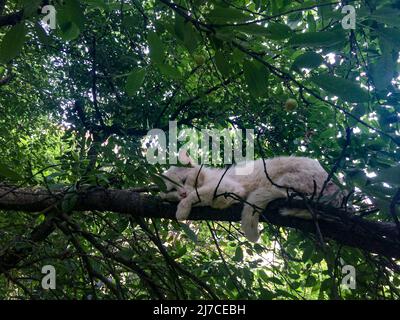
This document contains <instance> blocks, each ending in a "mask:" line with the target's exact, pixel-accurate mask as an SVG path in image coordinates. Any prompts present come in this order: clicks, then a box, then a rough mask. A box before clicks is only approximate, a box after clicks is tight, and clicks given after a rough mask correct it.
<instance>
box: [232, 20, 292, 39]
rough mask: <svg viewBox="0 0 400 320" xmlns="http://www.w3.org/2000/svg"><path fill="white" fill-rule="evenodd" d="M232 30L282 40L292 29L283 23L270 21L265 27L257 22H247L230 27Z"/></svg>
mask: <svg viewBox="0 0 400 320" xmlns="http://www.w3.org/2000/svg"><path fill="white" fill-rule="evenodd" d="M231 29H232V30H238V31H240V32H243V33H246V34H249V35H254V36H263V37H265V38H267V39H272V40H283V39H287V38H289V37H290V36H291V34H292V30H291V29H290V28H289V27H288V26H287V25H285V24H281V23H277V22H270V23H269V24H268V26H267V27H264V26H261V25H258V24H249V25H244V26H238V27H232V28H231Z"/></svg>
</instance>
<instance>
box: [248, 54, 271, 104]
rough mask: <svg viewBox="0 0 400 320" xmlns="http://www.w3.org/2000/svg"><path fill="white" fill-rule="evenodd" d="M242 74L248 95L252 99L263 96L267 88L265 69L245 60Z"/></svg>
mask: <svg viewBox="0 0 400 320" xmlns="http://www.w3.org/2000/svg"><path fill="white" fill-rule="evenodd" d="M243 72H244V79H245V81H246V84H247V87H248V88H249V92H250V94H251V95H252V96H254V97H260V96H263V95H264V94H265V93H266V91H267V87H268V71H267V68H266V67H265V66H264V65H262V64H261V63H259V62H256V61H250V60H245V61H244V62H243Z"/></svg>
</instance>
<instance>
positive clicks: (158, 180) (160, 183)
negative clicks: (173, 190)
mask: <svg viewBox="0 0 400 320" xmlns="http://www.w3.org/2000/svg"><path fill="white" fill-rule="evenodd" d="M150 178H151V180H152V181H153V182H154V183H155V184H156V185H157V186H158V187H159V188H160V190H161V191H162V192H167V186H166V185H165V182H164V180H163V179H162V178H161V177H159V176H158V175H155V174H152V175H151V176H150Z"/></svg>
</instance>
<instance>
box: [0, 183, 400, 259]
mask: <svg viewBox="0 0 400 320" xmlns="http://www.w3.org/2000/svg"><path fill="white" fill-rule="evenodd" d="M10 189H11V187H4V186H2V187H0V209H1V210H6V211H9V210H11V211H12V210H15V211H25V212H38V211H42V210H45V209H46V208H49V207H50V206H52V205H54V204H55V203H57V201H58V202H59V201H60V198H61V197H62V194H63V193H62V192H60V193H54V192H53V194H50V193H48V191H46V190H45V189H28V188H23V189H18V190H14V191H11V192H10ZM2 195H4V196H2ZM283 207H291V208H301V209H304V208H305V204H304V202H303V201H302V200H300V201H297V200H290V201H288V200H286V199H278V200H275V201H273V202H272V203H270V204H269V205H268V207H267V209H266V210H265V212H264V214H263V215H262V216H261V217H260V221H262V222H268V223H271V224H273V225H276V226H281V227H290V228H295V229H298V230H301V231H304V232H306V233H314V234H315V232H316V230H315V225H314V223H313V221H312V220H304V219H298V218H293V217H284V216H281V215H280V214H279V210H280V209H281V208H283ZM92 210H97V211H113V212H117V213H121V214H129V215H132V216H134V217H151V218H165V219H175V211H176V205H175V204H171V203H166V202H163V201H162V200H161V199H160V198H159V197H156V196H151V195H146V194H141V193H138V192H134V191H132V190H115V189H103V188H94V189H90V190H86V191H80V192H79V193H78V201H77V204H76V206H75V208H74V211H92ZM314 210H315V212H316V214H318V215H322V216H327V215H328V216H329V217H331V219H329V220H323V219H321V220H320V221H319V226H320V230H321V232H322V234H323V235H324V237H325V238H330V239H333V240H335V241H337V242H338V243H341V244H344V245H348V246H352V247H357V248H359V249H362V250H365V251H368V252H372V253H377V254H380V255H383V256H386V257H392V258H396V259H400V241H399V240H398V239H399V238H398V237H399V234H398V230H397V228H396V225H395V224H394V223H387V222H377V221H371V220H367V219H364V218H361V217H359V216H354V215H349V214H347V213H345V212H344V211H341V210H339V209H335V208H332V207H327V206H324V205H321V204H316V205H315V209H314ZM240 213H241V205H235V206H232V207H230V208H228V209H225V210H217V209H212V208H209V207H198V208H193V210H192V213H191V214H190V220H209V221H230V222H235V221H239V220H240ZM332 217H333V218H332ZM343 217H345V218H343ZM0 258H1V257H0ZM0 260H1V259H0ZM0 262H1V261H0Z"/></svg>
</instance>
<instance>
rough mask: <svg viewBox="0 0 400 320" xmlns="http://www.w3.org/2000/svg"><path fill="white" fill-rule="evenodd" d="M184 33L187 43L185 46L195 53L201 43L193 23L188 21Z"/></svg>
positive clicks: (184, 41)
mask: <svg viewBox="0 0 400 320" xmlns="http://www.w3.org/2000/svg"><path fill="white" fill-rule="evenodd" d="M183 34H184V37H183V38H184V39H183V43H184V44H185V47H186V48H187V49H188V51H189V53H193V52H194V51H195V50H196V48H197V46H198V44H199V39H198V32H197V31H196V29H195V28H194V26H193V24H191V23H186V24H185V28H184V31H183Z"/></svg>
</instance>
